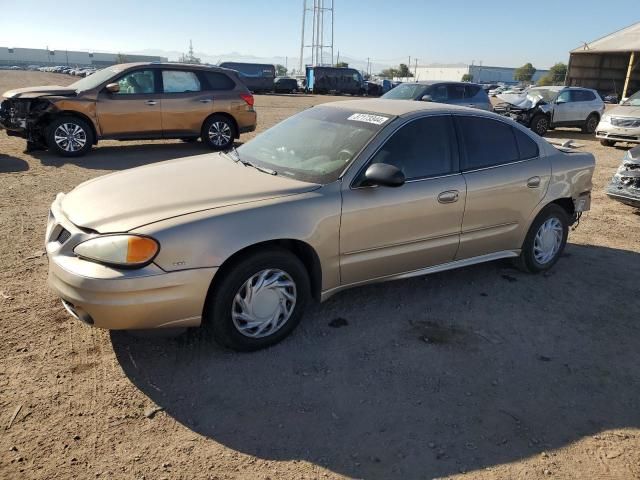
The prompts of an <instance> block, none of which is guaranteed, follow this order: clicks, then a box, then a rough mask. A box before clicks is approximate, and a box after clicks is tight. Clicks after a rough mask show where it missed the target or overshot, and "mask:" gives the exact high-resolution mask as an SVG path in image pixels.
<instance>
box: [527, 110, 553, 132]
mask: <svg viewBox="0 0 640 480" xmlns="http://www.w3.org/2000/svg"><path fill="white" fill-rule="evenodd" d="M541 120H545V121H546V122H547V128H546V129H545V131H544V132H542V133H540V132H539V131H538V123H539V122H540V121H541ZM550 125H551V124H550V122H549V119H548V118H547V117H545V116H544V115H536V116H535V117H533V120H532V121H531V130H533V131H534V132H535V133H537V134H538V135H540V136H541V137H542V136H543V135H544V134H545V133H547V131H548V130H549V126H550Z"/></svg>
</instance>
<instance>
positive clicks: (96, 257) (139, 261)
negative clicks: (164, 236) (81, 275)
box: [73, 234, 160, 268]
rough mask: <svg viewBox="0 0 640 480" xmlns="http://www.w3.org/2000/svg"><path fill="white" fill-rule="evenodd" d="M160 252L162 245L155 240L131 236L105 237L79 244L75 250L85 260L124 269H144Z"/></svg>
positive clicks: (115, 235) (141, 236) (116, 235)
mask: <svg viewBox="0 0 640 480" xmlns="http://www.w3.org/2000/svg"><path fill="white" fill-rule="evenodd" d="M159 251H160V244H159V243H158V242H157V241H156V240H154V239H153V238H151V237H146V236H143V235H130V234H114V235H103V236H101V237H96V238H92V239H90V240H86V241H84V242H82V243H79V244H78V245H76V247H75V248H74V249H73V252H74V253H75V254H76V255H78V257H80V258H84V259H85V260H90V261H92V262H97V263H103V264H105V265H110V266H115V267H124V268H140V267H144V266H145V265H148V264H149V263H151V261H152V260H153V259H154V258H155V257H156V255H157V254H158V252H159Z"/></svg>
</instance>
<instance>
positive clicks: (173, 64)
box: [112, 62, 229, 71]
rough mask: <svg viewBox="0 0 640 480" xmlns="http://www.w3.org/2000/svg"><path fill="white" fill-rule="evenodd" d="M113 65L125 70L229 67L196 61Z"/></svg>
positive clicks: (222, 68)
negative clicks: (135, 68) (196, 62)
mask: <svg viewBox="0 0 640 480" xmlns="http://www.w3.org/2000/svg"><path fill="white" fill-rule="evenodd" d="M112 66H113V67H119V68H122V69H123V70H125V69H129V68H133V67H164V68H189V69H197V70H225V71H229V69H228V68H224V67H218V66H216V65H201V64H194V63H179V62H133V63H119V64H117V65H112Z"/></svg>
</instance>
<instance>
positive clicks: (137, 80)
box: [114, 70, 156, 95]
mask: <svg viewBox="0 0 640 480" xmlns="http://www.w3.org/2000/svg"><path fill="white" fill-rule="evenodd" d="M118 85H120V91H119V92H118V93H115V94H114V95H136V94H138V95H140V94H145V93H154V92H155V91H156V87H155V75H154V72H153V70H135V71H133V72H129V73H127V74H126V75H125V76H124V77H121V78H120V80H118Z"/></svg>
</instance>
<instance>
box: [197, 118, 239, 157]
mask: <svg viewBox="0 0 640 480" xmlns="http://www.w3.org/2000/svg"><path fill="white" fill-rule="evenodd" d="M236 137H237V132H236V126H235V124H234V122H233V121H232V120H231V119H230V118H229V117H227V116H225V115H212V116H211V117H209V118H208V119H207V120H206V121H205V122H204V125H203V126H202V135H201V138H202V142H203V143H204V144H205V145H207V146H208V147H209V148H211V149H212V150H216V151H219V150H228V149H229V148H231V146H232V145H233V142H234V140H235V139H236Z"/></svg>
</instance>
